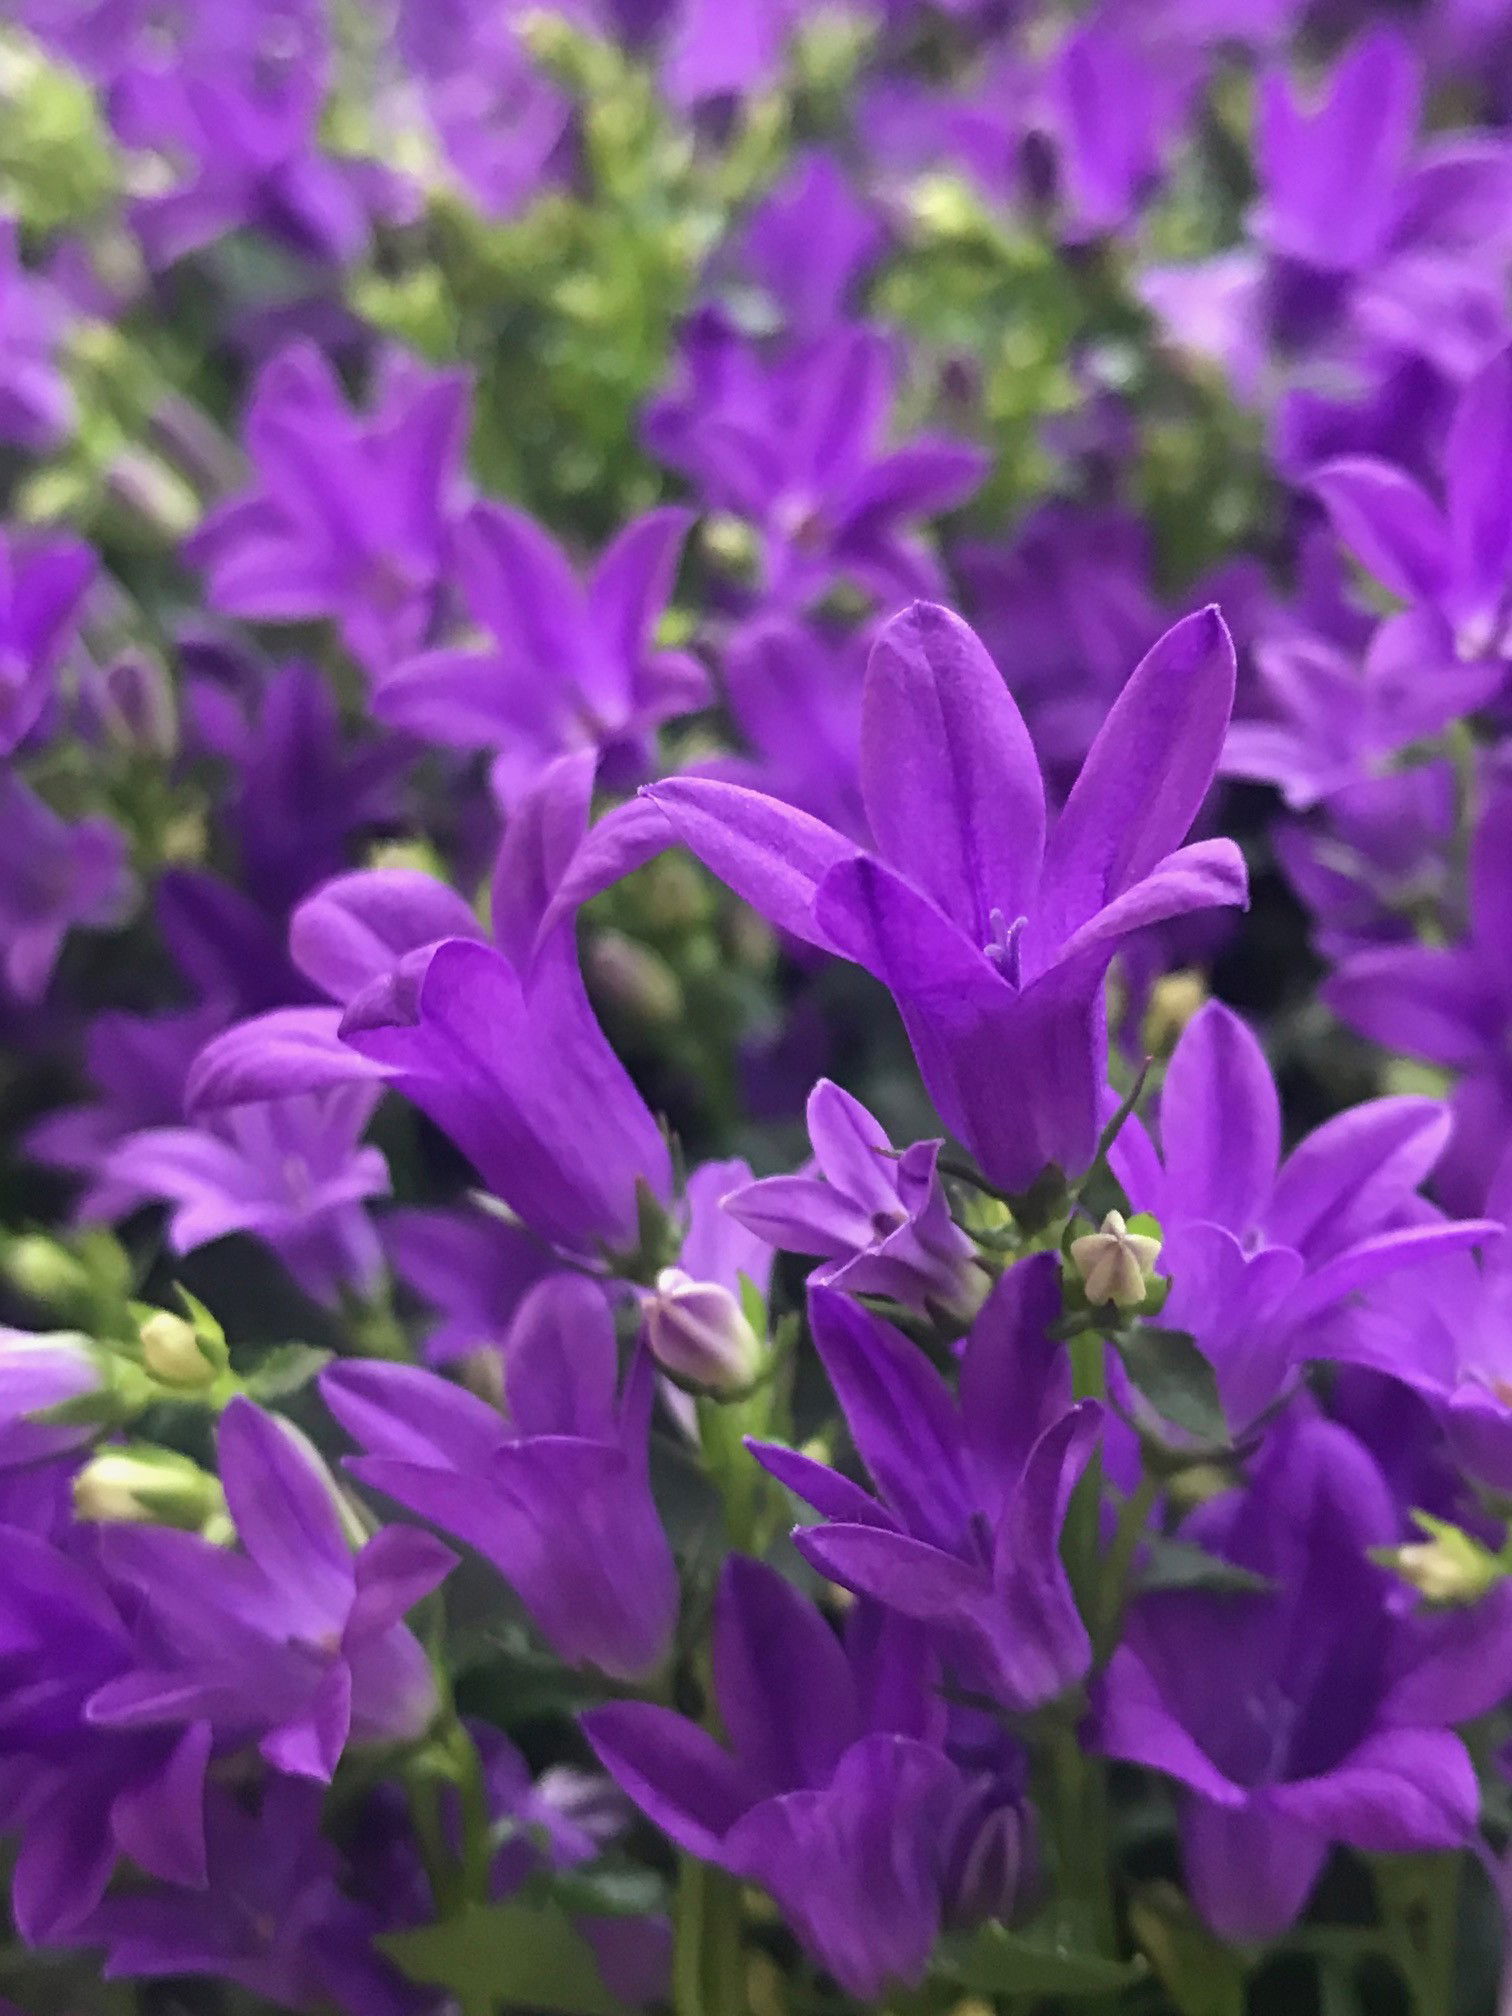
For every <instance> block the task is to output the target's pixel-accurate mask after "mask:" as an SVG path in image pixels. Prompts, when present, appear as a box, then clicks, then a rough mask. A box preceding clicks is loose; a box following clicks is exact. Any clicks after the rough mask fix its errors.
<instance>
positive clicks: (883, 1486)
mask: <svg viewBox="0 0 1512 2016" xmlns="http://www.w3.org/2000/svg"><path fill="white" fill-rule="evenodd" d="M809 1320H810V1323H811V1326H812V1329H813V1333H814V1343H815V1346H816V1348H817V1349H818V1352H819V1356H820V1358H821V1360H822V1361H823V1364H824V1369H825V1371H826V1372H827V1373H828V1374H829V1380H830V1384H831V1385H832V1386H833V1387H834V1389H835V1397H836V1399H837V1400H838V1401H839V1402H840V1407H841V1411H842V1412H843V1413H844V1415H845V1419H846V1425H847V1426H848V1427H849V1429H850V1432H851V1438H852V1440H853V1441H854V1442H855V1445H856V1450H857V1453H858V1454H859V1455H860V1457H861V1460H862V1462H863V1463H864V1464H865V1465H866V1467H867V1469H868V1470H869V1471H870V1472H871V1475H872V1477H873V1479H874V1480H875V1482H876V1485H877V1488H878V1490H879V1491H880V1492H881V1494H882V1497H883V1498H884V1499H885V1500H886V1501H887V1503H888V1504H889V1505H890V1506H891V1507H892V1509H893V1510H894V1511H895V1512H896V1513H897V1514H898V1516H899V1517H900V1518H901V1519H902V1521H903V1522H904V1524H905V1525H906V1526H907V1527H908V1528H909V1530H910V1531H911V1532H913V1533H915V1534H917V1535H919V1536H920V1537H921V1538H926V1539H930V1540H934V1541H937V1542H939V1543H940V1544H941V1545H943V1546H945V1547H953V1546H954V1545H955V1544H956V1543H957V1541H958V1540H959V1539H960V1537H961V1535H962V1534H963V1533H964V1531H965V1530H966V1527H967V1526H968V1524H969V1522H970V1518H971V1504H970V1501H969V1498H968V1495H967V1491H966V1482H965V1476H964V1472H963V1468H962V1461H961V1455H962V1451H961V1425H960V1420H959V1417H958V1416H957V1414H956V1410H955V1407H954V1405H953V1404H952V1401H951V1398H950V1394H949V1392H948V1391H947V1389H946V1386H945V1382H944V1381H943V1380H942V1379H941V1377H940V1375H939V1374H938V1372H936V1371H935V1369H934V1367H933V1366H932V1365H931V1364H930V1362H929V1360H928V1359H927V1358H926V1357H925V1355H924V1353H923V1352H922V1351H921V1350H920V1349H919V1348H918V1346H917V1345H916V1344H912V1343H910V1342H909V1341H908V1339H907V1338H905V1337H902V1336H900V1335H899V1333H898V1332H897V1331H896V1330H894V1329H893V1328H892V1327H891V1325H890V1324H886V1323H883V1322H882V1321H881V1320H880V1319H879V1318H877V1317H875V1316H873V1315H872V1314H870V1312H869V1311H867V1310H865V1309H863V1308H861V1307H860V1306H859V1305H858V1304H856V1303H855V1302H852V1301H851V1300H850V1298H849V1297H848V1296H845V1295H839V1294H836V1293H835V1292H834V1291H833V1290H832V1289H828V1288H819V1287H814V1288H811V1289H810V1290H809Z"/></svg>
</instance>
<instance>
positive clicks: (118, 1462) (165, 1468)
mask: <svg viewBox="0 0 1512 2016" xmlns="http://www.w3.org/2000/svg"><path fill="white" fill-rule="evenodd" d="M73 1502H74V1511H75V1513H76V1514H77V1516H78V1517H79V1518H80V1519H97V1520H101V1521H105V1522H109V1523H113V1524H124V1523H132V1524H137V1525H148V1526H179V1527H182V1528H184V1529H185V1530H186V1531H187V1532H192V1533H193V1532H198V1531H199V1530H200V1528H201V1527H202V1526H203V1525H204V1524H205V1522H206V1520H207V1519H208V1518H210V1516H211V1514H212V1513H214V1512H217V1511H219V1510H221V1509H222V1499H221V1489H220V1485H219V1483H218V1482H217V1481H216V1479H215V1478H214V1477H212V1476H210V1474H209V1473H208V1472H207V1471H204V1470H201V1468H200V1467H199V1465H198V1464H197V1463H193V1462H191V1461H190V1460H189V1458H188V1457H187V1456H181V1455H179V1454H178V1452H177V1451H176V1450H173V1449H153V1448H135V1449H104V1450H101V1452H100V1453H99V1455H97V1456H94V1457H92V1458H91V1459H90V1461H89V1462H88V1463H86V1464H85V1465H84V1468H83V1469H82V1470H81V1471H80V1472H79V1474H78V1476H77V1477H75V1479H74V1486H73Z"/></svg>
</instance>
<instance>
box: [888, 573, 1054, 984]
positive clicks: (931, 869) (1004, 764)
mask: <svg viewBox="0 0 1512 2016" xmlns="http://www.w3.org/2000/svg"><path fill="white" fill-rule="evenodd" d="M861 790H862V796H863V798H864V800H865V803H866V814H867V818H868V820H869V821H870V823H871V829H872V832H873V834H874V835H875V836H876V841H877V846H878V848H879V850H880V851H881V853H882V854H883V855H884V856H885V857H886V858H887V859H888V860H889V861H891V862H893V863H894V864H896V865H897V866H898V867H899V868H900V869H901V870H903V871H904V872H905V873H906V874H907V875H908V876H909V878H910V879H911V880H912V881H913V882H914V883H915V884H916V885H917V886H918V887H919V888H921V889H922V890H923V891H924V892H925V894H926V895H928V896H929V897H931V898H932V899H933V901H934V902H935V903H936V904H937V905H938V906H939V908H940V909H941V910H943V911H944V913H945V914H946V916H947V917H949V918H950V919H951V920H952V921H953V922H954V923H956V924H958V925H959V926H960V927H961V929H962V930H963V931H964V932H965V933H966V934H967V936H968V937H969V938H970V939H971V941H972V942H973V943H974V944H976V945H987V944H989V943H990V942H991V941H992V939H993V936H994V932H993V926H992V916H993V912H994V911H997V912H999V913H1000V915H1001V916H1002V917H1003V919H1004V920H1005V921H1006V922H1008V923H1011V922H1012V921H1013V920H1014V919H1015V918H1016V917H1019V916H1021V915H1023V914H1024V912H1025V911H1026V910H1027V909H1028V908H1029V903H1030V897H1031V893H1032V891H1033V889H1034V887H1035V884H1036V881H1037V879H1038V876H1039V866H1040V855H1041V851H1042V849H1043V846H1044V834H1045V792H1044V786H1043V784H1042V782H1041V780H1040V770H1039V759H1038V758H1037V756H1036V755H1035V753H1034V745H1033V744H1032V742H1031V741H1030V739H1029V731H1028V730H1027V728H1025V726H1024V721H1023V717H1022V715H1021V714H1020V713H1019V710H1018V707H1017V706H1016V705H1015V703H1014V700H1013V698H1012V696H1011V694H1010V693H1009V691H1008V688H1007V686H1006V685H1005V684H1004V682H1003V678H1002V675H1001V674H1000V673H999V671H998V669H997V667H996V666H995V665H994V664H993V662H992V660H991V659H990V658H989V657H988V655H987V653H986V651H985V650H984V649H983V647H982V644H981V642H980V640H979V639H978V638H977V636H976V635H975V633H974V632H973V631H972V630H970V629H969V628H968V627H967V625H966V624H964V623H963V622H962V621H961V620H960V618H959V617H957V616H952V615H951V614H950V612H949V611H948V610H945V609H941V608H938V607H937V606H936V605H934V604H933V603H929V602H916V603H915V604H914V605H913V607H912V608H911V609H909V610H908V611H907V612H906V613H905V614H904V615H902V616H895V617H894V618H893V620H892V622H890V623H889V624H888V625H887V626H886V628H885V629H884V630H883V631H882V633H881V635H880V636H879V637H878V639H877V641H876V643H875V644H874V645H873V647H872V653H871V658H870V661H869V663H868V665H867V669H866V694H865V700H864V703H863V711H862V729H861Z"/></svg>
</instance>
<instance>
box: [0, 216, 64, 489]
mask: <svg viewBox="0 0 1512 2016" xmlns="http://www.w3.org/2000/svg"><path fill="white" fill-rule="evenodd" d="M66 320H67V318H66V315H65V313H64V306H63V302H62V300H61V299H60V298H59V296H58V295H57V294H56V293H55V292H54V290H53V289H52V288H51V287H50V286H49V285H48V283H47V282H46V281H45V280H43V279H40V278H38V277H37V276H35V275H34V274H31V273H29V272H28V271H27V270H26V268H25V267H24V266H23V265H22V263H21V243H20V236H19V233H18V231H17V229H16V225H15V223H14V221H13V220H12V219H10V218H8V217H3V218H0V441H9V442H13V443H14V444H15V445H16V446H17V447H18V448H24V449H26V450H27V451H28V452H29V453H31V454H40V453H43V452H45V451H46V450H47V449H49V448H52V447H55V446H56V445H57V443H58V442H59V441H60V440H61V439H62V438H63V436H64V435H65V434H66V433H67V432H68V430H69V428H70V427H71V426H72V425H73V423H74V400H73V394H72V392H71V391H70V390H69V388H68V384H67V382H66V380H65V379H64V377H63V374H62V372H61V371H60V370H59V368H58V363H57V353H58V346H59V342H60V340H61V338H62V335H63V331H64V328H65V326H66Z"/></svg>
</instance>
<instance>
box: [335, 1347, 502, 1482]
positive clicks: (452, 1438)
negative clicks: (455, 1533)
mask: <svg viewBox="0 0 1512 2016" xmlns="http://www.w3.org/2000/svg"><path fill="white" fill-rule="evenodd" d="M320 1396H321V1398H322V1399H323V1400H324V1401H325V1404H326V1406H327V1407H329V1408H330V1410H331V1412H332V1414H334V1415H335V1417H336V1419H337V1420H338V1421H339V1422H340V1423H341V1425H342V1427H343V1428H345V1429H346V1431H347V1433H348V1434H349V1435H350V1436H351V1437H352V1438H353V1440H354V1441H356V1442H357V1443H359V1444H360V1445H361V1447H362V1448H363V1449H366V1450H370V1451H371V1452H372V1453H373V1454H374V1455H377V1456H387V1457H393V1458H395V1459H397V1460H398V1461H400V1462H406V1463H415V1464H421V1465H429V1466H431V1467H432V1468H435V1469H442V1470H446V1469H453V1468H455V1469H457V1470H462V1471H483V1470H485V1469H486V1468H487V1467H488V1464H489V1462H490V1460H491V1459H492V1457H493V1454H494V1452H495V1450H497V1449H499V1448H501V1447H502V1446H503V1443H504V1441H505V1439H506V1435H505V1427H504V1423H503V1421H502V1420H501V1419H500V1418H499V1416H498V1415H497V1414H496V1413H495V1412H494V1410H493V1408H492V1407H490V1406H488V1405H487V1403H486V1402H484V1401H482V1400H479V1399H478V1398H477V1397H476V1396H475V1395H474V1394H472V1393H468V1392H465V1391H464V1390H463V1389H462V1388H461V1387H460V1386H456V1385H454V1384H453V1383H452V1382H451V1380H449V1379H443V1378H441V1376H440V1375H439V1374H438V1373H435V1372H424V1371H422V1370H421V1369H420V1367H419V1366H418V1365H364V1364H345V1365H332V1366H330V1367H328V1368H327V1370H326V1371H324V1372H323V1373H322V1374H321V1375H320Z"/></svg>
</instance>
